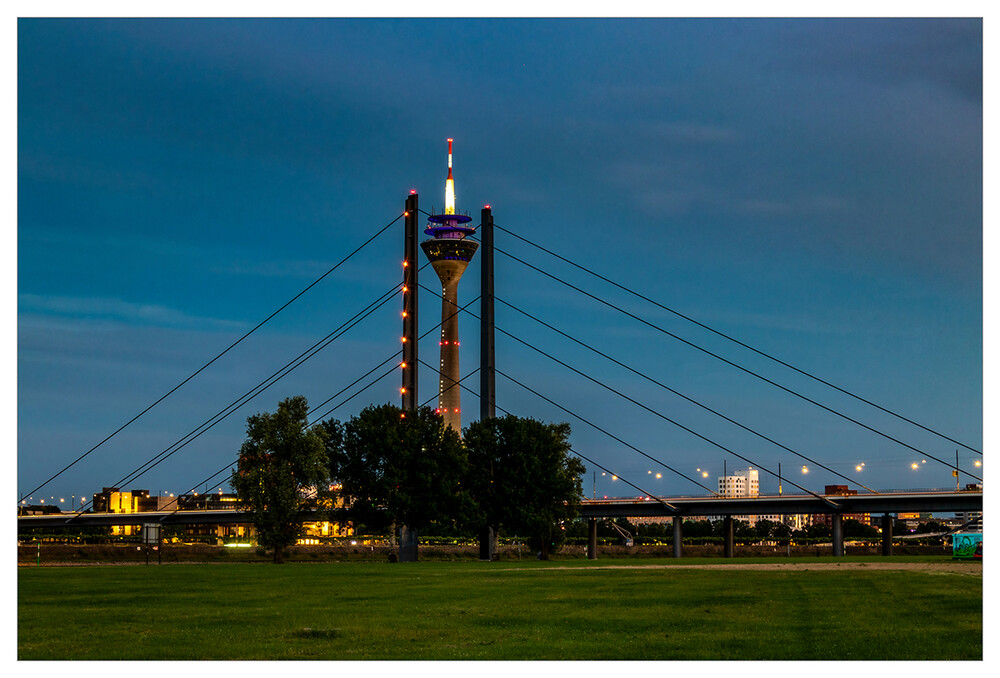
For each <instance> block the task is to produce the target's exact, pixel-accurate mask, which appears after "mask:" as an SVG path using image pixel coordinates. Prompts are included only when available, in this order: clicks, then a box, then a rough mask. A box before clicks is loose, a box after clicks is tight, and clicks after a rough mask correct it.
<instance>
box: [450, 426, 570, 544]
mask: <svg viewBox="0 0 1000 678" xmlns="http://www.w3.org/2000/svg"><path fill="white" fill-rule="evenodd" d="M569 434H570V427H569V424H566V423H562V424H544V423H542V422H539V421H536V420H534V419H526V418H521V417H515V416H512V415H508V416H506V417H502V418H496V419H488V420H486V421H477V422H474V423H472V424H470V425H469V427H468V428H467V429H466V431H465V446H466V451H467V453H468V470H467V473H466V476H465V477H466V481H465V486H466V488H467V489H468V490H469V492H470V494H471V495H472V498H473V501H474V502H475V505H476V507H477V508H476V510H475V511H474V512H471V513H470V514H469V518H470V519H471V522H474V523H477V524H476V525H475V527H477V528H479V529H481V528H483V527H492V528H494V529H497V530H501V529H502V530H504V531H505V532H506V533H508V534H515V535H521V536H525V537H530V538H531V539H532V541H533V542H534V544H535V545H536V547H537V548H538V549H539V550H540V551H541V553H542V557H543V558H547V557H548V553H549V549H550V547H551V546H552V545H555V544H558V543H560V542H561V541H562V539H563V533H562V529H561V524H562V523H563V522H564V521H569V520H572V519H573V518H575V517H576V515H577V513H578V511H579V506H580V499H581V498H582V496H583V487H582V481H581V476H582V475H583V474H584V472H585V471H586V469H585V468H584V465H583V463H582V462H581V461H580V460H579V459H578V458H576V457H573V456H571V455H570V445H569Z"/></svg>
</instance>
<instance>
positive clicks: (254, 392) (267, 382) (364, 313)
mask: <svg viewBox="0 0 1000 678" xmlns="http://www.w3.org/2000/svg"><path fill="white" fill-rule="evenodd" d="M397 290H398V285H394V286H393V287H392V288H390V289H389V290H388V291H387V292H385V293H384V294H383V295H382V296H381V297H380V298H379V299H376V300H375V301H374V302H372V303H371V304H369V305H368V306H366V307H365V308H364V309H362V310H361V311H359V312H358V313H356V314H355V315H354V316H353V317H351V318H350V319H349V320H347V321H345V322H344V323H343V324H341V326H340V327H338V328H337V329H335V330H334V331H333V332H330V333H329V334H327V335H326V337H324V338H323V339H321V340H319V341H318V342H316V343H315V344H313V345H312V346H311V347H310V348H308V349H306V350H305V351H303V352H302V353H300V354H299V355H298V356H296V357H295V358H294V359H292V360H291V361H289V362H288V363H286V364H285V365H284V366H283V367H282V368H280V369H278V370H277V371H275V372H273V373H272V374H271V375H270V376H269V377H267V378H265V379H264V380H263V381H261V382H260V383H258V384H257V385H256V386H254V387H253V388H252V389H250V390H249V391H247V392H246V393H244V394H243V395H242V396H240V397H239V398H237V399H236V400H234V401H233V402H232V403H230V404H229V405H227V406H226V407H224V408H223V409H222V410H220V411H219V412H217V413H216V414H215V415H214V416H212V417H210V418H209V419H207V420H206V421H204V422H203V423H202V424H200V425H199V426H197V427H195V428H194V429H193V430H192V431H190V432H189V433H188V434H187V435H185V436H183V437H182V438H181V439H180V440H178V441H177V442H175V443H173V444H172V445H170V446H169V447H167V448H166V449H164V450H163V451H162V452H160V453H159V454H157V455H154V456H153V457H152V458H150V459H149V460H147V461H146V462H144V463H143V464H142V465H140V466H139V467H137V468H136V469H134V470H133V471H131V472H130V473H129V474H128V475H126V476H125V477H123V478H122V479H121V480H119V481H118V482H117V483H115V484H114V485H113V487H118V486H120V485H122V484H124V483H130V482H134V481H135V480H137V479H138V478H139V477H141V476H142V475H144V474H145V473H146V472H147V471H150V470H152V469H153V468H154V467H155V466H158V465H159V464H160V463H161V462H163V461H165V460H166V459H167V458H169V457H170V456H172V455H173V454H174V453H176V452H178V451H179V450H180V449H182V448H183V447H185V446H186V445H187V444H188V443H190V442H193V441H194V440H195V439H196V438H198V437H199V436H201V434H202V433H205V432H206V431H208V430H209V429H211V428H212V427H214V426H215V425H216V424H218V423H220V422H221V421H222V420H223V419H225V418H226V417H228V416H229V415H231V414H233V413H235V412H236V410H237V409H239V408H240V407H242V406H243V405H245V404H247V403H248V402H250V401H251V400H252V399H254V398H256V397H257V396H258V395H260V394H261V393H263V392H264V391H265V390H267V389H268V388H270V387H271V386H273V385H274V384H275V383H277V382H278V381H279V380H280V379H283V378H284V377H286V376H288V374H290V373H291V372H292V371H293V370H295V369H296V368H298V367H299V366H301V365H302V364H303V363H304V362H306V361H307V360H309V359H310V358H312V357H313V356H314V355H316V354H317V353H318V352H319V351H321V350H323V349H324V348H326V347H327V346H329V345H330V344H331V343H332V342H334V341H335V340H337V339H339V338H340V337H341V336H343V335H344V334H346V333H347V332H348V331H350V330H351V329H353V328H354V327H355V326H357V325H358V324H359V323H360V322H362V321H363V320H365V319H366V318H368V317H369V316H370V315H371V314H372V313H374V312H375V311H376V310H378V309H379V308H381V307H382V306H383V305H385V304H386V303H387V302H388V301H389V300H390V299H392V297H393V295H394V294H395V293H396V291H397ZM227 410H228V411H227ZM199 429H200V430H199ZM172 448H176V449H173V451H171V449H172Z"/></svg>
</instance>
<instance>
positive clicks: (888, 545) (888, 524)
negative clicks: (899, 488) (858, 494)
mask: <svg viewBox="0 0 1000 678" xmlns="http://www.w3.org/2000/svg"><path fill="white" fill-rule="evenodd" d="M882 555H883V556H891V555H892V516H891V515H889V514H888V513H886V514H885V515H883V516H882Z"/></svg>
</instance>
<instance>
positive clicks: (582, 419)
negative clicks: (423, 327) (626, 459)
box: [496, 370, 840, 508]
mask: <svg viewBox="0 0 1000 678" xmlns="http://www.w3.org/2000/svg"><path fill="white" fill-rule="evenodd" d="M496 372H497V374H499V375H501V376H503V377H506V378H507V379H509V380H510V381H512V382H514V383H515V384H517V385H518V386H520V387H521V388H523V389H524V390H526V391H528V392H529V393H533V394H534V395H536V396H538V397H539V398H541V399H542V400H544V401H546V402H547V403H549V404H551V405H554V406H555V407H558V408H559V409H560V410H562V411H563V412H566V413H567V414H569V415H571V416H573V417H576V418H577V419H579V420H580V421H582V422H584V423H585V424H589V425H590V426H592V427H593V428H596V429H597V430H598V431H600V432H601V433H604V434H605V435H607V436H610V437H611V438H614V439H615V440H617V441H618V442H620V443H622V444H623V445H626V446H628V447H630V448H632V449H633V450H635V451H636V452H638V453H639V454H641V455H642V456H644V457H646V458H648V459H652V460H653V461H655V462H656V463H658V464H660V465H661V466H663V467H664V468H667V469H669V470H670V471H673V472H674V473H676V474H677V475H679V476H681V477H682V478H686V479H687V480H690V481H691V482H693V483H694V484H696V485H698V486H699V487H702V488H704V489H706V490H708V491H709V492H711V493H712V494H714V495H715V496H717V497H718V496H722V495H720V494H719V493H718V492H716V491H715V490H712V489H710V488H708V487H706V486H705V485H702V484H701V483H700V482H698V481H697V480H692V479H691V478H688V477H687V476H686V475H684V474H683V473H681V472H680V471H677V470H675V469H672V468H670V467H669V466H667V465H666V464H664V463H663V462H662V461H660V460H659V459H655V458H653V457H651V456H649V455H648V454H646V453H645V452H643V451H642V450H640V449H638V448H636V447H633V446H632V445H629V444H628V443H626V442H625V441H623V440H622V439H621V438H618V437H616V436H614V435H612V434H610V433H608V432H607V431H605V430H604V429H602V428H601V427H600V426H598V425H596V424H594V423H593V422H591V421H589V420H587V419H584V418H583V417H581V416H580V415H578V414H576V413H574V412H571V411H570V410H568V409H566V408H565V407H563V406H562V405H560V404H558V403H556V402H555V401H553V400H551V399H549V398H547V397H545V396H543V395H542V394H541V393H539V392H538V391H536V390H534V389H532V388H531V387H529V386H526V385H525V384H522V383H521V382H519V381H518V380H517V379H515V378H514V377H512V376H510V375H509V374H506V373H504V372H501V371H500V370H497V371H496ZM681 428H684V427H683V426H682V427H681ZM685 430H689V429H685ZM692 433H693V434H694V435H696V436H698V437H699V438H701V439H702V440H705V441H706V442H708V443H710V444H712V445H714V446H715V447H718V448H719V449H721V450H724V451H726V452H729V453H730V454H732V455H733V456H735V457H738V458H740V459H742V460H743V461H745V462H747V463H748V464H753V465H754V466H756V467H758V468H759V469H760V470H762V471H767V472H768V473H770V474H771V475H773V476H775V477H777V474H775V473H774V471H771V470H770V469H767V468H765V467H764V466H761V465H760V464H757V463H756V462H754V461H752V460H750V459H747V458H746V457H744V456H743V455H741V454H739V453H738V452H734V451H733V450H730V449H729V448H727V447H725V446H723V445H720V444H719V443H717V442H715V441H713V440H710V439H708V438H705V437H704V436H702V435H700V434H698V433H694V432H693V431H692ZM785 480H787V481H788V484H789V485H792V486H793V487H797V488H799V489H800V490H802V491H803V492H805V493H807V494H811V495H812V496H814V497H816V498H817V499H819V500H820V501H822V502H823V503H825V504H828V505H830V506H832V507H834V508H840V507H839V506H837V505H836V504H835V503H833V502H832V501H830V500H829V499H827V498H826V497H824V496H822V495H819V494H817V493H815V492H813V491H812V490H810V489H807V488H805V487H802V486H801V485H798V484H796V483H794V482H792V480H791V479H789V478H785Z"/></svg>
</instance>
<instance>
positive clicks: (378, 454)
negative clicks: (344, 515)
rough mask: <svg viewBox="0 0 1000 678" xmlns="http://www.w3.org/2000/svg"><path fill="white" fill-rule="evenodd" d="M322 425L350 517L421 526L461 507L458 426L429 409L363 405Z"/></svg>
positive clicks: (455, 514)
mask: <svg viewBox="0 0 1000 678" xmlns="http://www.w3.org/2000/svg"><path fill="white" fill-rule="evenodd" d="M323 426H324V428H325V430H326V432H327V434H328V441H329V442H328V452H329V457H330V472H331V476H332V477H333V478H335V479H336V480H337V481H339V482H340V483H341V485H342V492H343V493H344V495H345V496H346V497H348V498H349V500H350V504H351V509H350V511H351V515H352V517H354V519H355V520H360V521H362V522H364V523H366V524H368V525H371V526H385V525H390V524H397V525H406V526H407V527H408V528H410V529H412V530H423V529H426V528H427V527H429V526H430V525H431V524H433V523H435V522H448V523H450V522H452V521H453V520H454V519H455V518H456V517H458V516H460V515H461V514H462V513H464V512H465V511H467V510H468V496H467V494H466V493H465V492H464V491H463V489H462V487H461V480H462V474H463V471H464V469H465V464H466V457H465V450H464V448H463V447H462V442H461V440H460V439H459V437H458V433H456V432H455V431H454V430H453V429H451V428H446V427H445V425H444V420H443V419H442V417H441V416H440V415H438V414H435V413H434V412H433V411H432V410H431V409H430V408H428V407H421V408H418V409H416V410H409V411H404V410H402V409H400V408H398V407H395V406H393V405H388V404H386V405H380V406H370V407H367V408H365V409H364V410H362V411H361V413H360V414H359V415H357V416H355V417H352V418H351V419H350V420H349V421H347V422H345V423H342V424H341V423H340V422H337V421H334V420H329V421H325V422H323Z"/></svg>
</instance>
